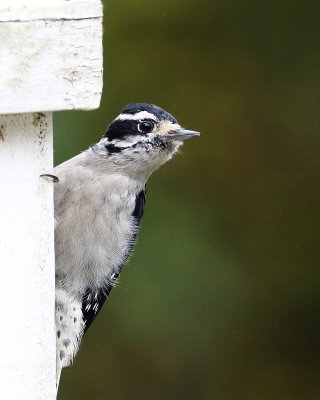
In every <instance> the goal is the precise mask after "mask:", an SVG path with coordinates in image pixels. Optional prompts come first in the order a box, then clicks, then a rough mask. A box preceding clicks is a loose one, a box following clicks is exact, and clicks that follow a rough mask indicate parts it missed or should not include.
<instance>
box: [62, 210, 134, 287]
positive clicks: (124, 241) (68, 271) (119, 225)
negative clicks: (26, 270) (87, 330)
mask: <svg viewBox="0 0 320 400" xmlns="http://www.w3.org/2000/svg"><path fill="white" fill-rule="evenodd" d="M131 208H132V207H130V208H121V207H120V206H119V205H118V206H117V207H116V208H114V207H110V203H109V206H108V208H105V209H101V208H100V209H98V208H91V210H93V212H92V211H91V215H90V216H89V215H88V214H87V218H85V219H84V220H82V221H80V220H79V218H78V216H77V215H76V213H75V214H74V216H73V218H72V219H73V220H72V221H69V224H66V221H68V219H67V220H66V219H65V218H64V219H62V221H63V222H62V223H61V224H58V225H57V227H56V231H55V236H56V238H55V246H56V275H57V285H58V286H61V287H68V288H69V290H72V291H75V292H78V293H79V292H80V293H82V294H83V293H84V292H85V291H86V289H87V287H91V288H92V289H94V288H97V289H98V288H101V287H102V286H104V285H105V284H107V283H108V282H107V280H108V277H110V275H111V274H112V273H114V272H116V273H118V272H119V271H120V269H121V267H122V266H123V264H124V263H125V262H126V261H127V259H128V256H129V253H130V250H131V248H132V245H133V242H134V240H135V236H136V231H137V227H136V225H135V221H134V217H132V215H131V214H132V210H131ZM88 212H89V210H88ZM59 281H60V283H59ZM70 285H71V286H72V287H70Z"/></svg>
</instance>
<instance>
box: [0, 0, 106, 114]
mask: <svg viewBox="0 0 320 400" xmlns="http://www.w3.org/2000/svg"><path fill="white" fill-rule="evenodd" d="M101 91H102V6H101V3H100V1H99V0H69V1H66V0H46V1H43V0H30V1H27V0H21V1H17V0H11V1H10V0H6V1H4V0H2V2H1V4H0V92H1V96H0V113H25V112H33V111H55V110H72V109H81V110H89V109H94V108H97V107H98V106H99V103H100V98H101Z"/></svg>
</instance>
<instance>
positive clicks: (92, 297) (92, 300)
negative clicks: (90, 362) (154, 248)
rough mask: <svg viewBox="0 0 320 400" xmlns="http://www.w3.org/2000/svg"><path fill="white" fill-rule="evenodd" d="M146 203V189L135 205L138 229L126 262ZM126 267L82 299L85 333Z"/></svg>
mask: <svg viewBox="0 0 320 400" xmlns="http://www.w3.org/2000/svg"><path fill="white" fill-rule="evenodd" d="M145 203H146V188H145V189H144V190H141V192H140V193H139V194H138V195H137V197H136V204H135V208H134V210H133V213H132V216H133V217H134V218H135V221H136V225H137V227H138V229H137V231H136V233H135V235H134V240H133V243H132V246H131V248H130V249H129V251H128V254H127V256H126V257H125V259H126V260H127V259H128V257H129V255H130V253H131V251H132V249H133V247H134V243H135V241H136V239H137V236H138V231H139V227H140V223H141V219H142V216H143V213H144V207H145ZM124 265H125V263H124V264H122V265H121V266H120V267H119V269H118V272H117V273H115V272H113V273H112V275H111V276H110V277H108V284H107V285H106V286H105V287H104V288H101V289H100V290H95V291H94V290H90V289H88V290H87V292H86V293H85V294H84V296H83V298H82V315H83V321H84V332H86V331H87V329H88V328H89V326H90V325H91V324H92V322H93V320H94V319H95V317H96V316H97V315H98V313H99V311H100V310H101V308H102V306H103V304H104V302H105V301H106V299H107V297H108V295H109V293H110V291H111V289H112V288H113V286H114V285H115V284H116V282H117V279H118V277H119V274H120V272H121V270H122V268H123V267H124Z"/></svg>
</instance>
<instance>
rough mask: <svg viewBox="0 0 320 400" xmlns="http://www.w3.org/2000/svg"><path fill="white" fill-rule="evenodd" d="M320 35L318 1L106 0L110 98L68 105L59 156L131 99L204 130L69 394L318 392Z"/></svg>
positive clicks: (149, 223) (266, 396)
mask: <svg viewBox="0 0 320 400" xmlns="http://www.w3.org/2000/svg"><path fill="white" fill-rule="evenodd" d="M319 37H320V7H319V2H318V1H308V0H304V1H295V0H284V1H274V0H269V1H252V0H251V1H250V0H243V1H236V0H220V1H219V0H197V1H195V0H194V1H186V0H170V1H169V0H154V1H146V0H136V1H129V0H108V1H105V18H104V57H105V60H104V93H103V98H102V103H101V107H100V109H99V110H97V111H91V112H65V113H56V115H55V133H56V135H55V160H56V163H60V162H62V161H64V160H65V159H67V158H70V157H71V156H73V155H75V154H77V153H78V152H80V151H81V150H83V149H85V148H87V147H88V145H90V144H92V143H94V142H96V141H98V140H99V138H100V136H101V134H102V133H103V132H104V130H105V127H106V126H107V124H108V123H109V122H110V121H111V120H112V119H113V118H114V117H115V116H116V115H117V114H118V113H119V112H120V110H121V108H122V107H123V106H124V105H126V104H127V103H131V102H148V103H154V104H157V105H160V106H162V107H164V108H165V109H166V110H167V111H169V112H170V113H172V114H173V115H174V116H175V117H176V118H177V119H178V120H179V122H180V123H181V124H182V125H183V126H184V127H186V128H189V129H194V130H199V131H201V133H202V135H201V137H200V138H196V139H192V140H190V141H188V142H186V144H185V146H184V148H183V152H182V155H178V156H176V157H175V159H174V160H173V161H171V162H170V163H168V164H167V165H165V166H164V167H162V168H161V170H160V171H158V172H157V173H156V174H155V175H154V176H153V177H152V178H151V180H150V182H149V186H148V197H147V208H146V213H145V216H144V219H143V221H142V230H141V234H140V237H139V243H138V246H137V248H136V250H135V253H134V256H133V257H132V259H131V261H130V264H129V265H128V266H127V267H126V268H125V270H124V271H123V272H122V275H121V284H120V287H118V288H116V289H114V290H113V291H112V292H111V295H110V298H109V300H108V302H107V304H106V305H105V307H104V308H103V310H102V312H101V313H100V314H99V316H98V318H97V320H96V322H95V323H94V324H93V326H92V328H91V329H90V330H89V331H88V333H87V334H86V336H85V338H84V340H83V343H82V347H81V350H80V352H79V354H78V356H77V358H76V361H75V364H74V366H73V367H72V368H68V369H65V370H64V372H63V374H62V382H61V388H60V396H59V399H60V400H104V399H106V400H138V399H139V400H144V399H147V400H239V399H240V400H241V399H243V400H256V399H259V400H270V399H272V400H286V399H290V400H291V399H292V400H293V399H299V400H300V399H308V400H309V399H320V270H319V231H320V213H319V202H320V188H319V178H320V159H319V154H320V136H319V111H320V97H319V89H320V68H319V66H320V51H319Z"/></svg>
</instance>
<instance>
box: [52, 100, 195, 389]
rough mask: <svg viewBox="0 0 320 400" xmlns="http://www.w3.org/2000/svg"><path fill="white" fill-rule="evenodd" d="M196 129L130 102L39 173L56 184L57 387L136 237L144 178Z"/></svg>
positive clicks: (160, 111) (155, 109) (156, 109)
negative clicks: (93, 138) (101, 130)
mask: <svg viewBox="0 0 320 400" xmlns="http://www.w3.org/2000/svg"><path fill="white" fill-rule="evenodd" d="M198 135H199V132H195V131H190V130H186V129H183V128H182V127H181V126H180V125H179V124H178V122H177V120H176V119H175V118H174V117H173V116H172V115H171V114H169V113H168V112H166V111H164V110H163V109H162V108H160V107H158V106H155V105H153V104H143V103H136V104H129V105H127V106H126V107H125V108H124V109H123V110H122V112H121V114H120V115H119V116H118V117H117V118H115V119H114V120H113V121H112V122H111V124H110V125H109V126H108V128H107V130H106V132H105V134H104V135H103V137H102V139H101V140H100V141H99V142H98V143H97V144H95V145H93V146H91V147H90V148H88V149H87V150H85V151H84V152H82V153H80V154H79V155H77V156H75V157H73V158H71V159H70V160H68V161H65V162H64V163H62V164H60V165H58V166H57V167H55V168H54V172H53V174H44V175H45V176H50V177H52V178H54V181H55V182H56V183H55V184H54V208H55V257H56V306H55V307H56V310H55V324H56V351H57V370H56V382H57V387H58V385H59V379H60V374H61V369H62V368H63V367H67V366H69V365H70V364H71V363H72V361H73V359H74V357H75V355H76V353H77V351H78V349H79V345H80V342H81V339H82V337H83V334H84V333H85V332H86V330H87V329H88V328H89V326H90V325H91V323H92V321H93V320H94V319H95V317H96V316H97V314H98V312H99V311H100V309H101V307H102V306H103V303H104V302H105V300H106V299H107V297H108V295H109V293H110V290H111V289H112V287H113V286H115V284H116V283H117V280H118V277H119V274H120V272H121V270H122V268H123V266H124V265H125V264H126V263H127V261H128V258H129V255H130V253H131V252H132V249H133V247H134V245H135V243H136V240H137V235H138V231H139V227H140V222H141V218H142V216H143V212H144V206H145V201H146V184H147V181H148V178H149V177H150V175H151V174H152V173H153V172H154V171H155V170H156V169H158V168H159V167H160V166H161V165H162V164H164V163H165V162H167V161H168V160H170V159H171V158H172V156H173V155H174V154H175V153H176V152H177V150H178V149H179V147H180V146H181V144H182V143H183V141H184V140H186V139H189V138H191V137H194V136H198Z"/></svg>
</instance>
